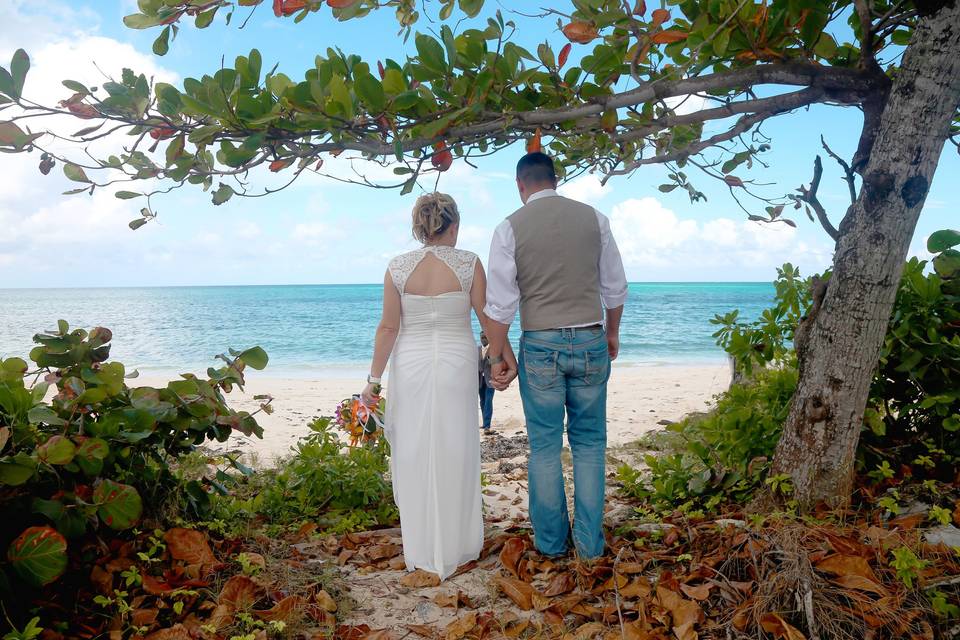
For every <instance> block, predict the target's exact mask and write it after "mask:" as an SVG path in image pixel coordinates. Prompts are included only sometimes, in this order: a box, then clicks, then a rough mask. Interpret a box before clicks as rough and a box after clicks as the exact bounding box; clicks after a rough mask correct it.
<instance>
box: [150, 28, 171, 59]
mask: <svg viewBox="0 0 960 640" xmlns="http://www.w3.org/2000/svg"><path fill="white" fill-rule="evenodd" d="M169 50H170V27H169V26H166V27H164V28H163V31H161V32H160V35H159V36H157V39H156V40H154V41H153V53H154V54H156V55H158V56H165V55H167V52H168V51H169Z"/></svg>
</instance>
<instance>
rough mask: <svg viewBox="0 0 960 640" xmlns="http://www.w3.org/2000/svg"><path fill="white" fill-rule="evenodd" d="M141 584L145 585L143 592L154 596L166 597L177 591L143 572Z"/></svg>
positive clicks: (141, 573)
mask: <svg viewBox="0 0 960 640" xmlns="http://www.w3.org/2000/svg"><path fill="white" fill-rule="evenodd" d="M140 582H141V584H142V585H143V590H144V591H146V592H147V593H149V594H150V595H152V596H165V595H167V594H169V593H173V592H174V591H175V589H174V588H173V587H172V586H170V585H169V584H167V583H166V582H164V581H163V580H160V579H159V578H155V577H153V576H151V575H150V574H147V573H143V572H142V571H141V572H140Z"/></svg>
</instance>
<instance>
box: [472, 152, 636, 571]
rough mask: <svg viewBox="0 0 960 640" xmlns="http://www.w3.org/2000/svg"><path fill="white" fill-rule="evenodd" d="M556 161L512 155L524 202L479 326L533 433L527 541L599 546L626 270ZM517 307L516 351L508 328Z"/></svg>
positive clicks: (497, 244)
mask: <svg viewBox="0 0 960 640" xmlns="http://www.w3.org/2000/svg"><path fill="white" fill-rule="evenodd" d="M556 187H557V175H556V171H555V169H554V166H553V160H552V159H551V158H550V157H549V156H547V155H544V154H543V153H539V152H537V153H529V154H527V155H525V156H524V157H523V158H521V159H520V162H519V163H518V164H517V189H518V191H519V192H520V200H521V201H522V202H523V206H522V207H521V208H520V209H518V210H517V211H516V212H515V213H513V214H512V215H511V216H509V217H508V218H507V219H506V220H505V221H503V222H502V223H501V224H500V225H499V226H498V227H497V228H496V230H495V231H494V234H493V241H492V243H491V245H490V261H489V263H488V264H487V267H488V268H489V270H490V274H489V275H490V279H489V281H488V282H487V306H486V307H485V309H484V311H485V313H486V315H487V316H488V317H489V318H490V322H489V323H488V325H487V327H486V328H485V330H486V333H487V337H488V338H489V339H490V347H489V351H488V354H487V358H488V360H489V361H490V363H491V365H492V374H493V378H494V382H495V383H496V384H498V385H500V386H502V385H505V384H508V383H509V382H510V381H511V380H513V377H514V376H516V375H517V374H518V373H519V376H520V398H521V400H522V401H523V412H524V415H525V416H526V421H527V435H528V437H529V441H530V456H529V462H528V475H527V477H528V483H529V492H530V520H531V523H532V524H533V534H534V545H535V546H536V548H537V550H538V551H540V553H542V554H544V555H547V556H561V555H566V554H567V553H568V552H569V551H570V549H571V544H572V546H573V547H575V549H576V551H577V554H578V555H579V557H580V558H581V559H590V558H596V557H597V556H599V555H601V554H602V553H603V549H604V538H603V511H604V488H605V487H604V481H605V476H606V471H605V464H606V446H607V380H608V378H609V377H610V361H611V360H613V359H614V358H616V357H617V352H618V351H619V350H620V318H621V316H622V314H623V305H624V302H625V301H626V299H627V279H626V275H625V274H624V269H623V262H622V260H621V258H620V252H619V250H618V249H617V244H616V242H614V239H613V235H612V234H611V232H610V221H609V220H608V219H607V217H606V216H604V215H603V214H601V213H600V212H599V211H597V210H596V209H594V208H593V207H591V206H589V205H586V204H583V203H580V202H577V201H575V200H570V199H569V198H564V197H561V196H560V195H559V194H558V193H557V192H556ZM518 309H519V311H520V325H521V328H522V329H523V333H522V334H521V338H520V351H519V355H520V362H519V369H518V371H514V370H513V369H512V367H511V363H510V362H509V357H510V354H509V342H508V340H507V332H508V330H509V329H510V324H511V323H512V322H513V320H514V316H515V315H516V313H517V310H518ZM564 416H566V431H567V440H568V441H569V443H570V449H571V451H572V453H573V476H574V492H575V496H574V507H575V512H574V519H573V527H572V529H571V526H570V518H569V516H568V514H567V498H566V494H565V491H564V482H563V466H562V465H561V462H560V452H561V450H562V448H563V431H564Z"/></svg>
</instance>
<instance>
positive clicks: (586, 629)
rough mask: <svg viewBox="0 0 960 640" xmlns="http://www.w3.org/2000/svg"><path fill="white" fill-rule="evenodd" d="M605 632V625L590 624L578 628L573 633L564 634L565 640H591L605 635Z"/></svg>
mask: <svg viewBox="0 0 960 640" xmlns="http://www.w3.org/2000/svg"><path fill="white" fill-rule="evenodd" d="M603 630H604V626H603V623H601V622H588V623H586V624H582V625H580V626H579V627H577V629H576V630H575V631H573V633H567V634H564V636H563V640H590V639H591V638H594V637H596V636H598V635H600V634H601V633H603Z"/></svg>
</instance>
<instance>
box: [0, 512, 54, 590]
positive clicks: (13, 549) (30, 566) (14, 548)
mask: <svg viewBox="0 0 960 640" xmlns="http://www.w3.org/2000/svg"><path fill="white" fill-rule="evenodd" d="M7 559H8V560H9V561H10V564H12V565H13V568H14V570H15V571H16V572H17V573H18V574H19V575H20V577H21V578H23V579H24V580H26V581H27V582H29V583H30V584H32V585H34V586H37V587H42V586H44V585H48V584H50V583H51V582H54V581H55V580H56V579H57V578H59V577H60V576H61V575H63V572H64V571H65V570H66V568H67V540H66V538H64V537H63V536H62V535H61V534H60V533H59V532H57V530H56V529H54V528H53V527H49V526H44V527H30V528H28V529H26V530H24V532H23V533H21V534H20V535H19V536H17V538H16V540H14V541H13V542H11V543H10V547H9V548H8V549H7Z"/></svg>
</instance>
